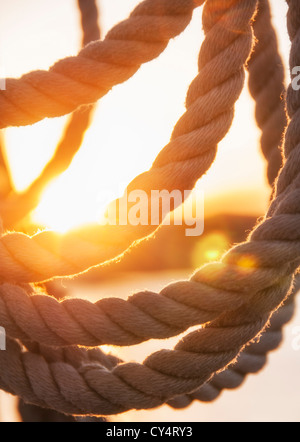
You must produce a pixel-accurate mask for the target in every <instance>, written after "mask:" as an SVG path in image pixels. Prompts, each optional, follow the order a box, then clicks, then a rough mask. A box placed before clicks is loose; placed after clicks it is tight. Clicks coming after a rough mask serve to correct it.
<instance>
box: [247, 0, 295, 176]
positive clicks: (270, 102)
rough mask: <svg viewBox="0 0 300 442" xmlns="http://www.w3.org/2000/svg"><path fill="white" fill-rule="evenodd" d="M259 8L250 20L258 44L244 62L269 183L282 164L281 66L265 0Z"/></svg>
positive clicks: (283, 107)
mask: <svg viewBox="0 0 300 442" xmlns="http://www.w3.org/2000/svg"><path fill="white" fill-rule="evenodd" d="M259 11H260V12H259V14H258V15H257V17H256V20H255V22H254V35H255V37H256V39H257V40H258V44H257V45H256V50H255V51H254V53H253V54H252V57H251V58H250V60H249V63H248V70H249V89H250V92H251V94H252V96H253V97H254V98H255V102H256V121H257V124H258V126H259V127H260V128H261V129H262V138H261V147H262V151H263V154H264V156H265V158H266V159H267V161H268V173H267V176H268V180H269V183H270V184H272V183H274V180H275V178H276V177H277V175H278V170H279V169H280V168H281V166H282V161H283V159H282V150H281V145H282V134H283V132H284V129H285V127H286V124H287V119H286V111H285V100H284V99H283V93H284V90H285V87H284V67H283V63H282V59H281V57H280V55H279V52H278V42H277V37H276V33H275V31H274V28H273V26H272V23H271V12H270V5H269V2H268V1H267V0H261V1H260V3H259Z"/></svg>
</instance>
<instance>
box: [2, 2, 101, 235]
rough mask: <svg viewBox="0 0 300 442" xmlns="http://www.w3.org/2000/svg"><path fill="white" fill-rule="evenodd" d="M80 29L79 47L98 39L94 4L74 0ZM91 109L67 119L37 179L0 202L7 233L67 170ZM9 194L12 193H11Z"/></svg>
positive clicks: (84, 107)
mask: <svg viewBox="0 0 300 442" xmlns="http://www.w3.org/2000/svg"><path fill="white" fill-rule="evenodd" d="M78 6H79V11H80V17H81V27H82V33H83V36H82V46H83V47H84V46H86V45H87V44H88V43H91V42H93V41H97V40H99V39H100V28H99V25H98V10H97V5H96V3H95V0H83V1H82V0H78ZM93 111H94V106H83V107H82V108H80V109H79V110H77V111H75V112H74V113H73V114H72V116H71V117H70V119H69V121H68V123H67V125H66V128H65V130H64V134H63V137H62V139H61V141H60V142H59V144H58V146H57V148H56V150H55V153H54V155H53V157H52V159H51V160H50V161H49V163H48V164H47V165H46V166H45V168H44V169H43V171H42V172H41V173H40V175H39V176H38V177H37V178H36V179H35V180H34V181H33V183H32V184H31V185H30V186H29V187H28V188H27V189H26V191H24V192H22V193H21V194H18V193H15V192H12V191H11V192H10V195H8V197H7V198H6V199H5V200H4V201H3V200H2V201H1V205H2V211H1V218H2V222H3V224H4V226H5V227H6V228H8V229H11V228H12V227H13V226H14V225H15V224H16V223H17V222H19V221H21V220H22V219H23V218H25V217H26V216H27V215H28V214H29V213H30V212H31V211H32V210H33V209H34V208H35V207H36V206H37V205H38V203H39V201H40V197H41V194H42V192H43V191H44V190H45V188H46V187H47V185H49V183H50V182H51V180H53V178H55V177H57V176H58V175H60V174H62V173H63V172H64V171H65V170H67V168H68V167H69V166H70V164H71V162H72V160H73V158H74V156H75V154H76V153H77V152H78V150H79V149H80V147H81V145H82V141H83V138H84V134H85V132H86V131H87V129H88V128H89V126H90V123H91V119H92V115H93ZM11 190H12V189H11Z"/></svg>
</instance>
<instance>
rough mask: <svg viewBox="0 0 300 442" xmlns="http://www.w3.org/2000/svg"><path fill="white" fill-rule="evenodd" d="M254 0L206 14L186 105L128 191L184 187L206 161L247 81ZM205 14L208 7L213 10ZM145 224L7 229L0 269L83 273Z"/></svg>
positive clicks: (34, 274) (27, 276) (19, 276)
mask: <svg viewBox="0 0 300 442" xmlns="http://www.w3.org/2000/svg"><path fill="white" fill-rule="evenodd" d="M254 4H255V0H251V2H249V4H248V5H246V4H245V3H242V2H239V3H237V2H235V3H234V4H233V6H232V8H231V9H230V12H229V9H228V10H227V9H225V8H224V9H223V12H222V14H223V15H221V16H219V15H217V16H215V17H213V19H212V20H211V22H209V24H206V23H205V22H204V30H205V32H206V38H205V41H204V43H203V45H202V48H201V51H200V56H199V68H200V70H199V74H198V76H197V77H196V79H195V81H194V82H193V83H192V85H191V88H190V90H189V93H188V98H187V111H186V113H185V114H184V115H183V117H182V118H181V119H180V120H179V122H178V123H177V125H176V126H175V129H174V132H173V135H172V138H171V141H170V143H169V144H168V145H167V146H166V147H165V148H164V149H163V150H162V152H161V153H160V154H159V155H158V157H157V159H156V161H155V162H154V165H153V167H152V168H151V169H150V170H149V171H148V172H145V173H143V174H141V175H139V176H138V177H137V178H136V179H135V180H133V181H132V182H131V183H130V185H129V186H128V188H127V191H128V193H129V192H131V191H133V190H135V189H139V190H144V191H145V192H147V193H148V194H150V193H151V190H152V189H156V190H165V189H166V190H170V191H171V190H173V189H178V190H181V191H182V192H184V190H187V189H192V188H193V187H194V185H195V183H196V181H197V180H198V179H199V178H200V177H201V176H202V175H203V174H204V173H205V172H206V171H207V170H208V169H209V167H210V166H211V164H212V163H213V161H214V159H215V155H216V151H217V145H218V143H219V142H220V141H221V140H222V139H223V138H224V136H225V135H226V133H227V132H228V130H229V129H230V126H231V124H232V120H233V115H234V105H235V102H236V101H237V99H238V98H239V95H240V93H241V91H242V88H243V85H244V78H245V73H244V65H245V63H246V61H247V59H248V57H249V54H250V53H251V49H252V42H253V39H252V31H251V27H250V19H251V17H252V12H253V9H254V6H253V5H254ZM207 9H208V8H206V9H205V11H207ZM207 15H208V16H210V15H212V14H211V11H207ZM237 32H239V34H238V36H237ZM216 41H219V42H220V44H219V46H218V45H217V46H216V44H215V42H216ZM229 60H230V63H229ZM128 206H129V207H128V210H130V204H129V205H128ZM160 221H161V222H162V219H161V220H160ZM150 224H151V223H149V225H147V226H143V225H139V226H132V225H126V226H120V225H116V226H114V225H108V226H101V225H94V226H91V227H90V228H88V227H85V228H84V229H78V230H76V231H73V232H70V233H68V234H66V235H59V234H57V233H54V232H50V231H44V232H41V233H38V234H37V235H35V236H33V237H28V236H26V235H22V234H18V233H12V234H7V235H4V236H2V238H0V257H1V258H2V261H3V263H4V264H3V266H1V268H0V275H3V276H4V275H5V280H10V281H12V282H16V283H23V282H41V281H45V280H47V279H50V278H52V277H58V276H69V275H74V274H77V273H80V272H82V271H85V270H87V269H88V268H90V267H92V266H95V265H98V264H100V263H104V262H106V261H108V260H111V259H114V258H116V257H118V255H120V254H122V253H123V252H124V250H126V249H127V248H128V247H129V246H130V245H131V244H132V243H133V242H134V241H136V240H138V239H141V238H144V237H146V236H148V235H150V234H151V233H153V232H154V231H155V230H156V229H157V226H152V225H150Z"/></svg>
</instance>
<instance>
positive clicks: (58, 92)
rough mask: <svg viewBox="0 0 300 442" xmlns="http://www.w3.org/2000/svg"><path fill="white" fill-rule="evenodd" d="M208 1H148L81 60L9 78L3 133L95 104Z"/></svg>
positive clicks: (0, 116)
mask: <svg viewBox="0 0 300 442" xmlns="http://www.w3.org/2000/svg"><path fill="white" fill-rule="evenodd" d="M203 1H204V0H196V1H195V2H194V1H193V0H155V1H153V0H151V1H149V0H145V1H144V2H142V3H141V4H140V5H139V6H138V7H137V8H136V9H135V10H134V11H133V12H132V14H131V16H130V17H129V19H128V20H126V21H124V22H122V23H120V24H118V25H117V26H116V27H114V28H113V29H112V30H111V31H110V32H109V33H108V34H107V36H106V38H105V40H104V41H103V42H102V41H98V42H95V43H93V44H90V45H88V46H87V47H85V48H84V49H82V50H81V52H80V53H79V54H78V56H77V57H68V58H65V59H63V60H60V61H59V62H57V63H56V64H55V65H54V66H52V67H51V68H50V69H49V70H48V71H34V72H30V73H29V74H27V75H24V76H23V77H21V78H20V79H18V80H15V79H7V80H6V90H5V91H3V92H1V94H0V129H3V128H5V127H8V126H23V125H28V124H32V123H35V122H37V121H40V120H41V119H43V118H45V117H49V118H51V117H58V116H61V115H65V114H68V113H70V112H72V111H74V110H75V109H76V108H78V107H79V106H81V105H86V104H91V103H94V102H95V101H97V100H98V99H99V98H101V97H103V96H104V95H105V94H107V92H109V90H110V89H111V88H112V87H113V86H115V85H116V84H119V83H123V82H124V81H126V80H128V79H129V78H130V77H131V76H132V75H134V74H135V73H136V72H137V70H138V69H139V67H140V66H141V65H142V64H143V63H146V62H148V61H150V60H153V59H154V58H157V57H158V56H159V55H160V54H161V53H162V52H163V51H164V49H165V48H166V46H167V44H168V42H169V40H170V39H172V38H174V37H176V36H177V35H179V34H180V33H181V32H183V31H184V29H185V28H186V27H187V25H188V24H189V23H190V20H191V18H192V13H193V9H194V8H195V7H197V6H200V5H201V4H202V3H203ZM81 5H82V6H83V7H84V2H82V3H81Z"/></svg>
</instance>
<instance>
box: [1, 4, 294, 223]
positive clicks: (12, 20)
mask: <svg viewBox="0 0 300 442" xmlns="http://www.w3.org/2000/svg"><path fill="white" fill-rule="evenodd" d="M138 3H139V1H138V0H126V1H124V0H100V1H98V5H99V10H100V11H101V12H100V23H101V30H102V35H103V36H105V34H106V33H107V31H108V30H109V29H110V28H111V27H112V26H113V25H114V24H116V23H117V22H119V21H121V20H122V19H124V18H126V17H127V16H128V15H129V13H130V12H131V10H132V9H133V8H134V6H135V5H137V4H138ZM271 4H272V10H273V21H274V24H275V26H276V29H277V30H278V38H279V44H280V51H281V54H282V55H283V57H284V60H285V63H286V66H288V64H287V63H288V54H289V47H290V42H289V39H288V35H287V32H286V18H285V17H286V11H287V6H286V2H285V1H284V0H271ZM0 7H1V15H0V72H1V75H5V76H8V77H18V76H20V75H22V74H24V73H26V72H29V71H30V70H34V69H48V68H49V67H50V66H51V65H52V64H53V63H54V62H55V61H57V60H58V59H60V58H64V57H66V56H69V55H76V53H77V52H78V50H79V48H80V42H81V29H80V17H79V12H78V10H77V2H76V1H75V0H64V1H63V2H62V1H60V0H51V1H50V0H26V2H25V1H24V0H10V1H9V2H8V1H7V0H0ZM203 38H204V36H203V33H202V31H201V9H198V10H197V11H196V12H195V13H194V17H193V20H192V23H191V25H190V26H189V27H188V28H187V29H186V31H185V32H184V33H183V34H181V35H180V36H179V37H177V38H176V39H174V40H173V41H172V42H171V43H170V44H169V46H168V48H167V50H166V51H165V52H164V53H163V54H162V55H161V56H160V57H159V58H158V59H157V60H155V61H152V62H150V63H147V64H146V65H144V66H143V67H142V68H141V69H140V71H139V72H138V73H137V74H136V75H135V76H134V77H133V78H131V79H130V80H129V81H128V82H127V83H125V84H123V85H119V86H116V87H115V88H114V89H113V91H112V92H110V93H109V94H108V95H107V96H105V97H104V98H103V99H101V100H100V101H99V103H98V105H97V110H96V113H95V116H94V120H93V124H92V126H91V128H90V129H89V131H88V132H87V134H86V136H85V139H84V143H83V146H82V148H81V150H80V152H79V153H78V154H77V156H76V157H75V159H74V161H73V163H72V165H71V167H70V168H69V170H68V171H67V172H66V173H64V174H63V176H62V177H60V178H59V179H58V180H56V181H55V182H54V183H53V184H52V185H51V186H50V187H49V189H47V191H46V192H45V195H44V196H43V198H42V202H41V204H40V206H39V207H38V209H37V211H36V213H35V215H34V216H35V219H36V220H38V221H40V222H42V223H43V224H44V225H45V226H46V227H49V228H54V229H58V230H66V229H68V228H70V227H73V226H75V225H78V224H82V223H85V222H90V221H96V220H97V219H98V218H99V213H101V210H102V208H103V207H102V206H103V194H105V195H109V196H111V199H113V198H114V197H116V196H118V195H121V194H122V192H123V190H124V188H125V187H126V184H128V183H129V182H130V181H131V180H132V179H133V178H134V177H135V176H136V175H138V174H139V173H141V172H143V171H145V170H147V169H149V168H150V167H151V164H152V162H153V161H154V159H155V157H156V155H157V154H158V152H159V151H160V150H161V149H162V148H163V147H164V146H165V145H166V144H167V143H168V141H169V139H170V135H171V132H172V129H173V127H174V125H175V123H176V121H177V120H178V119H179V118H180V116H181V115H182V114H183V113H184V111H185V106H184V103H185V96H186V92H187V89H188V86H189V84H190V83H191V81H192V79H193V78H194V77H195V76H196V74H197V57H198V52H199V48H200V45H201V42H202V41H203ZM287 78H288V71H287ZM245 86H246V85H245ZM65 122H66V117H61V118H55V119H52V120H48V119H47V120H44V121H42V122H39V123H37V124H35V125H33V126H30V127H25V128H9V129H6V130H5V131H4V136H5V143H6V150H7V161H8V163H9V167H10V170H11V174H12V176H13V179H14V184H15V187H16V189H17V190H18V191H22V190H23V189H25V188H26V187H27V186H28V185H29V184H30V182H31V181H32V180H33V179H34V178H35V177H36V176H37V175H38V174H39V172H40V171H41V169H42V168H43V166H44V165H45V164H46V162H47V161H48V160H49V159H50V158H51V156H52V154H53V152H54V149H55V146H56V144H57V142H58V140H59V139H60V136H61V134H62V131H63V127H64V124H65ZM259 137H260V132H259V130H258V129H257V127H256V124H255V120H254V103H253V100H252V99H251V97H250V96H249V93H248V91H247V87H245V91H244V92H243V93H242V96H241V98H240V100H239V102H238V104H237V106H236V115H235V121H234V124H233V126H232V128H231V130H230V133H229V134H228V135H227V137H226V138H225V139H224V140H223V141H222V142H221V143H220V144H219V150H218V156H217V159H216V161H215V163H214V164H213V166H212V168H211V169H210V171H209V172H208V173H207V175H206V176H205V177H203V178H202V179H201V180H200V181H199V182H198V184H197V189H198V191H201V192H202V191H204V194H205V201H206V211H208V212H209V213H214V214H215V213H218V212H228V213H251V214H255V215H261V214H263V212H264V211H265V209H266V207H267V203H268V199H269V188H268V185H267V181H266V174H265V171H266V164H265V161H264V159H263V158H262V156H261V153H260V150H259Z"/></svg>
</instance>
